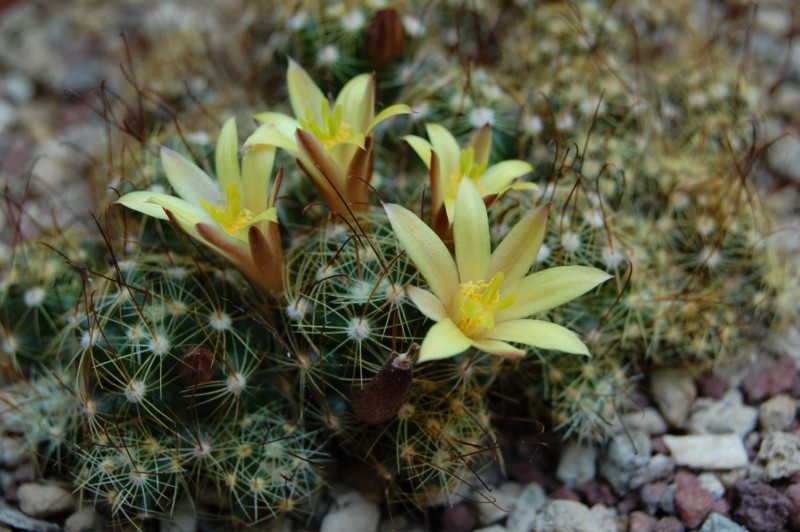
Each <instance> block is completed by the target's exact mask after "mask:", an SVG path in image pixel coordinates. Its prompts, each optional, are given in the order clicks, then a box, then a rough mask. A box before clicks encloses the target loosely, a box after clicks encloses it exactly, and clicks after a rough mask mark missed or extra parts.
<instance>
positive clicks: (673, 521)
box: [653, 516, 686, 532]
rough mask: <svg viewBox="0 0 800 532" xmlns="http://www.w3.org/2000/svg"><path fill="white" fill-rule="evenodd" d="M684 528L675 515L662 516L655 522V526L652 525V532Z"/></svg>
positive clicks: (679, 530) (667, 531)
mask: <svg viewBox="0 0 800 532" xmlns="http://www.w3.org/2000/svg"><path fill="white" fill-rule="evenodd" d="M684 530H686V527H684V526H683V523H681V522H680V520H679V519H678V518H677V517H672V516H669V517H662V518H661V519H659V520H658V521H657V522H656V526H655V527H653V532H683V531H684Z"/></svg>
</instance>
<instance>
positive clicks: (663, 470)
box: [628, 454, 675, 490]
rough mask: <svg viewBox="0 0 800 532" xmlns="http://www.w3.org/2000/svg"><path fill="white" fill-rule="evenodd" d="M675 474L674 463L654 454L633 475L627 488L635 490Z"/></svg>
mask: <svg viewBox="0 0 800 532" xmlns="http://www.w3.org/2000/svg"><path fill="white" fill-rule="evenodd" d="M674 472H675V461H674V460H673V459H672V458H670V457H669V456H666V455H664V454H655V455H653V456H651V457H650V462H648V463H647V465H646V466H644V467H643V468H641V469H639V470H638V471H636V473H634V475H633V476H632V477H631V479H630V480H629V481H628V487H629V488H630V489H632V490H636V489H639V488H641V487H642V486H644V485H645V484H650V483H651V482H653V481H655V480H661V479H663V478H667V477H669V476H671V475H672V473H674Z"/></svg>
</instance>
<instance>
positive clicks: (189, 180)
mask: <svg viewBox="0 0 800 532" xmlns="http://www.w3.org/2000/svg"><path fill="white" fill-rule="evenodd" d="M161 163H162V164H163V165H164V171H165V172H166V174H167V179H168V180H169V184H170V185H172V188H174V189H175V192H177V193H178V195H179V196H180V197H181V198H183V199H185V200H186V201H188V202H189V203H196V204H199V203H200V200H206V201H208V202H210V203H222V201H223V199H222V194H221V193H220V189H219V187H218V186H217V183H216V182H214V180H213V179H211V178H210V177H208V174H206V173H205V172H204V171H202V170H201V169H200V168H199V167H198V166H197V165H196V164H194V163H193V162H192V161H190V160H189V159H186V158H185V157H183V156H182V155H180V154H179V153H177V152H174V151H172V150H170V149H169V148H161Z"/></svg>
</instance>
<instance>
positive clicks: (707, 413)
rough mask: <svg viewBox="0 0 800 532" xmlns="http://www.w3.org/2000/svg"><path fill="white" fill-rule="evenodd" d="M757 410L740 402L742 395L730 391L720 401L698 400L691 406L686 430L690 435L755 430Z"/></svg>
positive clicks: (738, 432) (744, 433)
mask: <svg viewBox="0 0 800 532" xmlns="http://www.w3.org/2000/svg"><path fill="white" fill-rule="evenodd" d="M757 419H758V409H757V408H755V407H753V406H749V405H745V404H743V402H742V393H741V392H740V391H739V390H731V391H729V392H728V393H726V394H725V395H724V396H723V397H722V399H720V400H718V401H715V400H713V399H698V400H697V401H695V403H694V405H692V408H691V413H690V414H689V420H688V421H687V423H686V428H687V430H688V431H689V432H690V433H691V434H738V435H739V436H742V437H744V436H745V435H747V434H748V433H750V432H752V431H753V429H755V428H756V420H757Z"/></svg>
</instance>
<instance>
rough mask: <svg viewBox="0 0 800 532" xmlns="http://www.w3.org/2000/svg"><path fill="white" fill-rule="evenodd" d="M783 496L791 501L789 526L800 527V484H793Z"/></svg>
mask: <svg viewBox="0 0 800 532" xmlns="http://www.w3.org/2000/svg"><path fill="white" fill-rule="evenodd" d="M783 496H784V497H786V500H787V501H789V526H791V527H792V528H800V484H792V485H791V486H789V487H788V488H786V491H784V492H783Z"/></svg>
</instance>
